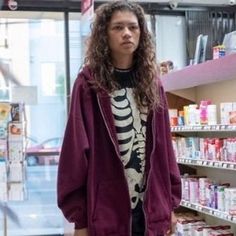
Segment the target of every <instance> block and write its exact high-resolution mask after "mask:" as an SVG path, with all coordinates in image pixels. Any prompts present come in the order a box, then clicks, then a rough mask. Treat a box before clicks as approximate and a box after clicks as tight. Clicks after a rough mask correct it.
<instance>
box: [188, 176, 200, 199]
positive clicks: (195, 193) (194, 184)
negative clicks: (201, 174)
mask: <svg viewBox="0 0 236 236" xmlns="http://www.w3.org/2000/svg"><path fill="white" fill-rule="evenodd" d="M189 201H190V202H191V203H198V202H199V183H198V179H196V178H191V179H189Z"/></svg>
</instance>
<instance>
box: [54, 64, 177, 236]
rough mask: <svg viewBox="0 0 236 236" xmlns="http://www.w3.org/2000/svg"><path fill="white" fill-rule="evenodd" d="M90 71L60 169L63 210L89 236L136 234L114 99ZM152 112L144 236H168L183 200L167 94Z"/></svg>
mask: <svg viewBox="0 0 236 236" xmlns="http://www.w3.org/2000/svg"><path fill="white" fill-rule="evenodd" d="M92 79H93V78H92V73H91V71H90V70H89V68H88V67H84V69H83V70H82V71H81V72H80V73H79V75H78V78H77V79H76V81H75V84H74V87H73V92H72V99H71V106H70V112H69V117H68V122H67V126H66V130H65V135H64V141H63V145H62V150H61V155H60V161H59V167H58V183H57V191H58V206H59V208H60V209H61V210H62V212H63V214H64V216H65V217H66V218H67V220H68V221H69V222H73V223H75V228H76V229H81V228H88V232H89V236H131V204H130V197H129V191H128V184H127V181H126V178H125V174H124V167H123V164H122V162H121V159H120V154H119V147H118V141H117V136H116V130H115V125H114V118H113V114H112V110H111V104H110V97H109V94H107V92H105V91H104V90H102V89H99V90H96V91H95V89H94V88H92V87H91V85H90V84H89V83H88V81H89V80H92ZM157 81H158V86H159V93H160V102H161V106H160V107H159V108H157V109H156V110H154V111H151V112H150V113H149V115H148V119H147V131H146V175H147V183H146V190H145V193H144V203H143V209H144V215H145V225H146V227H145V228H146V232H145V236H157V235H163V234H165V233H166V231H167V230H168V229H169V227H170V223H171V211H172V210H173V209H175V208H176V207H178V205H179V202H180V199H181V181H180V174H179V169H178V166H177V164H176V159H175V156H174V152H173V148H172V141H171V133H170V128H169V117H168V107H167V102H166V97H165V93H164V90H163V87H162V85H161V83H160V82H159V80H158V79H157Z"/></svg>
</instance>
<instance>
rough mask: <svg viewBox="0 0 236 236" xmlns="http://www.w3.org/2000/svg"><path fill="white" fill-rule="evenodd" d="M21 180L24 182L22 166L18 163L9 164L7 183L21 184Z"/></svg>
mask: <svg viewBox="0 0 236 236" xmlns="http://www.w3.org/2000/svg"><path fill="white" fill-rule="evenodd" d="M23 180H24V172H23V166H22V164H21V163H19V162H10V163H9V174H8V181H9V182H23Z"/></svg>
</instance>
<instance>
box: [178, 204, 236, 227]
mask: <svg viewBox="0 0 236 236" xmlns="http://www.w3.org/2000/svg"><path fill="white" fill-rule="evenodd" d="M180 204H181V206H184V207H187V208H189V209H192V210H195V211H198V212H201V213H204V214H207V215H210V216H214V217H216V218H218V219H222V220H226V221H229V222H231V223H236V216H232V215H230V214H228V213H226V212H222V211H219V210H217V209H213V208H210V207H206V206H202V205H200V204H196V203H190V202H188V201H185V200H181V203H180Z"/></svg>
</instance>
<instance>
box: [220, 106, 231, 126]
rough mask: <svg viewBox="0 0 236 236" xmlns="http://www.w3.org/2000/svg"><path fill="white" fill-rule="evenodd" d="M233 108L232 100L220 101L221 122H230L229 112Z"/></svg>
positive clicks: (226, 123)
mask: <svg viewBox="0 0 236 236" xmlns="http://www.w3.org/2000/svg"><path fill="white" fill-rule="evenodd" d="M232 110H233V103H232V102H222V103H220V122H221V124H223V125H228V124H230V122H229V113H230V112H231V111H232Z"/></svg>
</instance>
